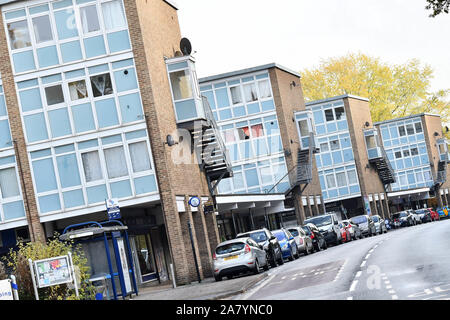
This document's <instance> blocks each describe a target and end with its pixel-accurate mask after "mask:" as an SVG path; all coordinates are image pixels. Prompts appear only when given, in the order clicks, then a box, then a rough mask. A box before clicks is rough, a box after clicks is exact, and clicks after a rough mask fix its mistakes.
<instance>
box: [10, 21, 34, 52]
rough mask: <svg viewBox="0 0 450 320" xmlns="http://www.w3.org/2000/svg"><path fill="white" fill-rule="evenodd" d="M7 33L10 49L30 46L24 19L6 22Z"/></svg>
mask: <svg viewBox="0 0 450 320" xmlns="http://www.w3.org/2000/svg"><path fill="white" fill-rule="evenodd" d="M8 35H9V41H10V45H11V49H13V50H14V49H21V48H25V47H29V46H31V40H30V33H29V32H28V24H27V21H26V20H22V21H16V22H11V23H8Z"/></svg>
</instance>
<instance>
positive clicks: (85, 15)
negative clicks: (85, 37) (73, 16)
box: [80, 5, 100, 34]
mask: <svg viewBox="0 0 450 320" xmlns="http://www.w3.org/2000/svg"><path fill="white" fill-rule="evenodd" d="M80 16H81V24H82V27H83V33H85V34H86V33H89V32H95V31H98V30H100V23H99V21H98V15H97V6H96V5H91V6H86V7H83V8H81V9H80Z"/></svg>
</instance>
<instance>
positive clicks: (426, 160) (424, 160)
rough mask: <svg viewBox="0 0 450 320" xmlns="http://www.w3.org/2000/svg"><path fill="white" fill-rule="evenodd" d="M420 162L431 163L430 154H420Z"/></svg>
mask: <svg viewBox="0 0 450 320" xmlns="http://www.w3.org/2000/svg"><path fill="white" fill-rule="evenodd" d="M420 162H421V163H422V164H429V163H430V160H429V159H428V155H423V156H420Z"/></svg>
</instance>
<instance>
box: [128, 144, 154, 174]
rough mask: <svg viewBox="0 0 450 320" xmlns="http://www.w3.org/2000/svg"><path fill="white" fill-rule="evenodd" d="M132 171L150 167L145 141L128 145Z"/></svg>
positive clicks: (145, 169) (144, 169)
mask: <svg viewBox="0 0 450 320" xmlns="http://www.w3.org/2000/svg"><path fill="white" fill-rule="evenodd" d="M129 148H130V157H131V165H132V167H133V172H135V173H136V172H141V171H147V170H150V169H151V168H152V166H151V164H150V157H149V155H148V151H147V143H146V142H145V141H142V142H137V143H132V144H130V145H129Z"/></svg>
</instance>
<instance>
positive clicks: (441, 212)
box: [436, 207, 449, 219]
mask: <svg viewBox="0 0 450 320" xmlns="http://www.w3.org/2000/svg"><path fill="white" fill-rule="evenodd" d="M448 211H449V208H448V207H442V208H437V209H436V212H437V213H438V214H439V219H445V218H448Z"/></svg>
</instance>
